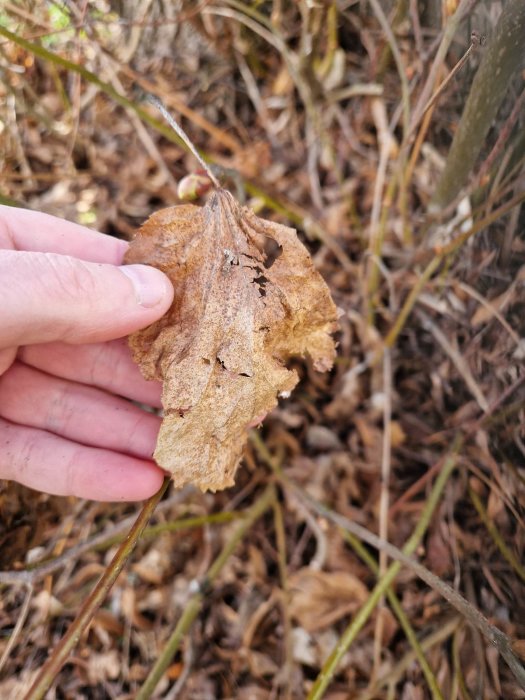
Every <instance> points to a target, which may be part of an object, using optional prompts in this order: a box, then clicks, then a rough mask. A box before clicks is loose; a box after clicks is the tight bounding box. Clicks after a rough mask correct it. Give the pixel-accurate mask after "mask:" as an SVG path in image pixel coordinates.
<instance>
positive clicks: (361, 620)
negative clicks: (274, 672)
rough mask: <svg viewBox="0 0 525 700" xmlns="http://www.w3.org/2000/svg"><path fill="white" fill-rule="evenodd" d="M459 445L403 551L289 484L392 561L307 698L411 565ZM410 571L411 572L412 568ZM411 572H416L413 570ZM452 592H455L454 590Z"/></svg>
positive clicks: (314, 698)
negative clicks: (395, 580)
mask: <svg viewBox="0 0 525 700" xmlns="http://www.w3.org/2000/svg"><path fill="white" fill-rule="evenodd" d="M460 444H461V441H460V440H459V439H456V441H455V444H454V446H453V448H452V451H451V454H450V455H449V457H448V458H447V459H446V460H445V463H444V465H443V469H442V470H441V472H440V474H439V475H438V477H437V479H436V483H435V484H434V487H433V489H432V491H431V493H430V495H429V498H428V499H427V501H426V503H425V507H424V509H423V512H422V513H421V517H420V519H419V521H418V523H417V525H416V528H415V529H414V532H413V533H412V535H411V536H410V538H409V539H408V541H407V542H406V544H405V546H404V547H403V551H401V550H399V549H398V548H397V547H394V546H393V545H391V544H390V543H389V542H385V541H384V540H382V539H381V538H380V537H378V536H377V535H374V534H373V533H372V532H370V531H369V530H367V529H366V528H364V527H362V526H361V525H359V524H358V523H354V522H351V521H350V520H348V518H345V517H344V516H342V515H339V514H338V513H334V512H333V511H332V510H330V509H329V508H327V507H326V506H324V505H322V504H320V503H318V502H317V501H316V500H314V499H313V498H311V497H310V496H309V495H308V494H306V493H305V492H304V491H302V490H300V489H299V488H298V487H296V486H295V485H293V484H290V485H291V487H292V488H293V490H294V493H296V494H297V497H298V498H300V499H302V500H304V502H305V503H307V504H308V506H309V507H311V508H312V509H313V510H315V511H316V512H317V513H319V515H321V516H322V517H324V518H326V519H327V520H330V521H331V522H333V523H335V524H336V525H337V526H338V527H340V528H342V529H343V530H346V531H347V532H350V533H351V534H352V535H355V536H356V537H358V538H359V539H360V540H362V541H363V542H366V543H367V544H369V545H371V546H372V547H374V548H376V549H377V550H379V551H380V550H384V551H385V552H387V554H388V555H389V556H390V557H391V558H392V559H394V560H395V561H394V562H393V563H392V564H391V565H390V566H389V567H388V570H387V572H386V574H385V576H384V577H383V578H382V579H381V580H380V581H379V582H378V583H377V585H376V586H375V588H374V589H373V591H372V592H371V593H370V595H369V597H368V599H367V601H366V603H365V604H364V605H363V607H362V608H361V609H360V610H359V611H358V612H357V613H356V615H355V616H354V618H353V620H352V622H351V623H350V624H349V625H348V627H347V628H346V630H345V631H344V632H343V635H342V637H341V638H340V640H339V642H338V644H337V646H336V647H335V648H334V650H333V651H332V653H331V654H330V655H329V657H328V658H327V659H326V661H325V663H324V664H323V667H322V669H321V671H320V672H319V674H318V676H317V678H316V679H315V682H314V684H313V686H312V688H311V690H310V693H309V694H308V698H307V700H320V699H321V698H322V697H323V695H324V691H325V690H326V688H327V687H328V685H329V683H330V681H331V679H332V678H333V675H334V673H335V672H336V669H337V667H338V666H339V663H340V662H341V659H342V658H343V656H344V655H345V654H346V652H347V650H348V648H349V646H350V644H351V643H352V642H353V641H354V639H355V638H356V636H357V634H358V633H359V631H360V630H361V629H362V628H363V626H364V625H365V623H366V621H367V620H368V618H369V617H370V615H371V614H372V612H373V611H374V609H375V607H376V605H377V602H378V600H379V599H380V597H381V596H382V595H383V594H384V593H385V592H386V591H387V590H388V588H389V587H390V585H391V584H392V582H393V581H394V579H395V577H396V576H397V574H398V573H399V571H400V570H401V564H402V563H403V564H405V565H406V566H409V567H410V568H411V569H412V565H413V564H415V563H416V562H415V561H414V560H413V559H412V558H411V556H410V555H411V554H412V553H413V552H414V551H415V550H416V548H417V547H418V546H419V543H420V542H421V539H422V537H423V535H424V534H425V532H426V530H427V528H428V526H429V524H430V519H431V517H432V514H433V513H434V511H435V509H436V507H437V505H438V503H439V500H440V498H441V494H442V493H443V489H444V488H445V485H446V483H447V481H448V479H449V477H450V475H451V474H452V472H453V470H454V468H455V466H456V462H457V452H458V450H459V447H460ZM416 564H417V567H421V569H423V570H424V572H425V574H426V572H428V569H425V567H424V566H421V565H420V564H418V563H416ZM412 570H414V571H415V569H412ZM415 573H418V572H417V571H415ZM428 573H430V572H428ZM418 575H419V574H418ZM438 580H439V579H438ZM453 592H454V593H455V591H453ZM476 612H477V611H476Z"/></svg>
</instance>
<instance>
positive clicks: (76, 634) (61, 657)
mask: <svg viewBox="0 0 525 700" xmlns="http://www.w3.org/2000/svg"><path fill="white" fill-rule="evenodd" d="M0 29H1V27H0ZM169 483H170V481H169V479H168V478H166V479H164V482H163V484H162V486H161V487H160V489H159V490H158V491H157V493H156V494H155V495H154V496H152V497H151V498H149V499H148V500H147V501H146V503H145V504H144V507H143V508H142V510H141V511H140V513H139V516H138V518H137V519H136V520H135V523H134V524H133V527H132V528H131V530H130V531H129V533H128V535H127V537H126V539H125V540H124V542H122V544H121V545H120V547H119V548H118V550H117V552H116V554H115V556H114V557H113V559H112V561H111V564H110V565H109V566H108V567H107V568H106V570H105V571H104V574H103V575H102V578H101V579H100V581H99V582H98V583H97V585H96V586H95V588H94V589H93V591H92V592H91V593H90V595H89V596H88V598H87V599H86V601H85V602H84V604H83V605H82V608H81V609H80V612H79V613H78V615H77V617H76V618H75V620H74V621H73V622H72V623H71V625H70V627H69V629H68V631H67V632H66V634H65V635H64V636H63V637H62V639H61V640H60V642H59V644H58V646H57V647H56V649H55V650H54V651H53V653H52V654H51V656H50V657H49V659H48V660H47V662H46V663H45V664H44V666H43V667H42V669H41V670H40V672H39V674H38V676H37V677H36V680H35V681H34V683H33V685H32V686H31V688H30V689H29V691H28V692H27V694H26V695H25V698H24V700H41V698H43V697H44V695H45V694H46V692H47V690H48V689H49V687H50V686H51V683H52V682H53V680H54V679H55V677H56V675H57V674H58V672H59V671H60V669H61V668H62V666H63V665H64V664H65V662H66V661H67V657H68V656H69V654H70V652H71V651H72V649H73V648H74V647H75V646H76V645H77V643H78V641H79V639H80V637H81V636H82V633H83V632H84V630H85V629H86V628H87V626H88V625H89V623H90V622H91V620H92V619H93V615H94V614H95V612H96V610H97V609H98V608H99V607H100V606H101V605H102V603H103V602H104V600H105V598H106V596H107V595H108V593H109V591H110V589H111V587H112V586H113V584H114V583H115V581H116V580H117V577H118V576H119V574H120V572H121V571H122V569H123V568H124V566H125V564H126V562H127V560H128V559H129V557H130V556H131V554H132V552H133V550H134V549H135V545H136V544H137V541H138V539H139V537H140V536H141V534H142V532H143V530H144V528H145V527H146V524H147V522H148V520H149V519H150V518H151V516H152V515H153V511H154V510H155V507H156V505H157V503H158V502H159V501H160V499H161V498H162V496H163V495H164V493H165V491H166V489H167V488H168V484H169Z"/></svg>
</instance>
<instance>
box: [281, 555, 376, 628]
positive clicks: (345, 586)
mask: <svg viewBox="0 0 525 700" xmlns="http://www.w3.org/2000/svg"><path fill="white" fill-rule="evenodd" d="M289 586H290V603H289V611H290V615H291V616H292V618H293V619H295V620H297V622H298V623H299V624H300V625H301V627H303V628H304V629H305V630H306V631H307V632H315V631H317V630H319V629H323V628H325V627H328V626H329V625H332V624H333V623H334V622H336V621H337V620H339V619H341V618H342V617H345V616H346V615H351V614H353V613H354V612H355V611H356V610H357V609H358V608H359V607H360V606H361V605H363V603H364V602H365V601H366V599H367V598H368V590H367V588H366V586H365V585H364V583H362V581H360V579H358V578H357V576H354V575H353V574H351V573H349V572H346V571H315V570H314V569H310V568H307V567H305V568H303V569H300V570H299V571H296V572H295V573H294V574H292V575H291V576H290V578H289Z"/></svg>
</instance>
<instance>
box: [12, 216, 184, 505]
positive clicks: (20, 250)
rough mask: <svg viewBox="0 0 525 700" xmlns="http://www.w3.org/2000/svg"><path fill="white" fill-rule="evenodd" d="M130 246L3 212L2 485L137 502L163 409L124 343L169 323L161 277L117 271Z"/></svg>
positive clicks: (149, 485) (151, 487)
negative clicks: (161, 321) (162, 321)
mask: <svg viewBox="0 0 525 700" xmlns="http://www.w3.org/2000/svg"><path fill="white" fill-rule="evenodd" d="M127 245H128V244H127V243H125V242H124V241H120V240H117V239H115V238H111V237H110V236H105V235H103V234H100V233H96V232H94V231H91V230H89V229H86V228H84V227H82V226H79V225H77V224H72V223H69V222H67V221H62V220H61V219H57V218H55V217H52V216H48V215H47V214H40V213H38V212H32V211H27V210H23V209H14V208H11V207H5V206H0V478H3V479H12V480H14V481H18V482H20V483H22V484H25V485H26V486H29V487H31V488H33V489H37V490H39V491H44V492H46V493H52V494H57V495H75V496H80V497H83V498H91V499H95V500H100V501H134V500H142V499H144V498H147V497H149V496H151V495H152V494H153V493H155V492H156V491H157V490H158V489H159V487H160V484H161V482H162V479H163V472H162V471H161V470H160V469H159V468H158V467H157V466H156V465H155V464H154V463H153V462H152V461H151V455H152V453H153V450H154V448H155V442H156V438H157V433H158V429H159V425H160V419H159V418H158V417H157V416H156V415H154V414H152V413H149V412H147V411H144V410H142V409H140V408H138V407H137V406H136V405H134V404H132V403H131V402H130V401H129V399H132V400H136V401H139V402H142V403H144V404H148V405H150V406H160V384H159V383H158V382H147V381H146V380H144V379H143V378H142V376H141V374H140V372H139V370H138V367H137V366H136V365H135V364H134V362H133V361H132V359H131V355H130V352H129V350H128V347H127V342H126V340H125V338H124V337H123V336H126V335H128V334H129V333H131V332H133V331H135V330H138V329H139V328H143V327H145V326H147V325H149V324H150V323H153V321H155V320H157V319H158V318H160V316H162V314H164V312H165V311H166V310H167V309H168V307H169V306H170V304H171V302H172V299H173V287H172V285H171V283H170V281H169V280H168V278H167V277H166V276H165V275H164V274H163V273H162V272H160V271H159V270H156V269H155V268H152V267H147V266H144V265H128V266H123V267H119V266H120V265H121V263H122V258H123V255H124V253H125V251H126V248H127Z"/></svg>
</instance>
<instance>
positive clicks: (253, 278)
mask: <svg viewBox="0 0 525 700" xmlns="http://www.w3.org/2000/svg"><path fill="white" fill-rule="evenodd" d="M126 262H127V263H147V264H149V265H153V266H155V267H158V268H159V269H161V270H163V271H164V272H165V273H166V274H167V275H168V276H169V277H170V279H171V281H172V282H173V286H174V288H175V298H174V301H173V304H172V306H171V308H170V309H169V311H168V312H167V313H166V314H165V315H164V316H163V317H162V318H161V319H160V320H159V321H157V322H156V323H154V324H152V325H151V326H149V327H148V328H146V329H144V330H141V331H139V332H137V333H135V334H133V335H132V336H131V337H130V346H131V349H132V352H133V356H134V358H135V360H136V361H137V362H138V363H139V365H140V368H141V370H142V373H143V374H144V376H145V377H146V378H148V379H160V380H162V381H163V398H162V401H163V406H164V416H165V417H164V420H163V423H162V427H161V430H160V433H159V437H158V441H157V448H156V450H155V454H154V457H155V460H156V461H157V463H158V464H159V465H160V466H161V467H163V468H164V469H166V470H168V471H170V472H171V473H172V477H173V481H174V483H175V485H176V486H182V485H184V484H186V483H193V484H195V485H197V486H198V487H199V488H201V489H202V490H207V489H210V490H216V489H222V488H225V487H227V486H231V485H232V484H233V477H234V474H235V470H236V468H237V465H238V463H239V461H240V458H241V455H242V449H243V446H244V443H245V441H246V438H247V433H248V429H249V428H250V427H252V426H254V425H257V424H258V423H259V422H260V421H261V420H262V419H263V417H264V416H265V415H266V414H267V413H268V411H270V410H271V409H272V408H273V407H274V406H275V405H276V403H277V396H278V395H279V394H281V393H287V392H290V391H291V390H292V389H293V388H294V386H295V385H296V384H297V381H298V375H297V373H296V372H295V371H294V370H289V369H287V368H286V366H285V363H286V361H287V360H288V359H289V358H290V357H292V356H295V355H299V356H305V355H309V356H310V357H311V359H312V361H313V365H314V367H315V368H316V369H317V370H320V371H325V370H329V369H330V368H331V366H332V363H333V360H334V357H335V344H334V341H333V339H332V337H331V333H333V332H334V330H336V328H337V310H336V307H335V305H334V303H333V301H332V299H331V297H330V293H329V291H328V288H327V286H326V284H325V282H324V281H323V279H322V278H321V276H320V275H319V273H318V272H317V271H316V270H315V268H314V266H313V263H312V260H311V258H310V255H309V254H308V251H307V250H306V248H305V247H304V246H303V245H302V244H301V243H300V241H299V240H298V238H297V235H296V233H295V231H294V230H292V229H290V228H287V227H285V226H282V225H279V224H275V223H272V222H269V221H265V220H264V219H260V218H258V217H257V216H255V214H254V213H253V212H252V211H251V210H250V209H247V208H243V207H241V206H240V205H239V204H238V203H237V202H236V201H235V199H234V198H233V196H232V195H231V194H230V193H229V192H226V191H225V190H218V191H217V192H215V193H214V194H213V195H212V196H211V198H210V200H209V202H208V204H207V205H206V206H204V207H202V208H199V207H197V206H194V205H181V206H176V207H170V208H168V209H163V210H161V211H159V212H157V213H156V214H154V215H153V216H152V217H150V219H149V220H148V221H147V222H146V223H145V224H144V225H143V226H142V228H141V229H140V230H139V231H138V232H137V235H136V237H135V239H134V240H133V242H132V243H131V246H130V249H129V251H128V253H127V255H126Z"/></svg>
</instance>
